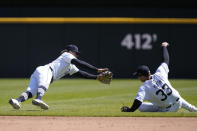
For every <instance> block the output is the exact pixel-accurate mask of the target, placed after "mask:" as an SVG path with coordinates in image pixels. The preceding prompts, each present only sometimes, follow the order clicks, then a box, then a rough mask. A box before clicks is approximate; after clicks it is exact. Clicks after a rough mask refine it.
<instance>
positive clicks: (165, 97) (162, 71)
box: [121, 42, 197, 112]
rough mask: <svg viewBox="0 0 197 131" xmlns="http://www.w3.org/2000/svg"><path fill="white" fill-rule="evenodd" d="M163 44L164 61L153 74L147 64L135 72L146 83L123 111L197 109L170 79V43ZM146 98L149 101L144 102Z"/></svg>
mask: <svg viewBox="0 0 197 131" xmlns="http://www.w3.org/2000/svg"><path fill="white" fill-rule="evenodd" d="M161 46H162V48H163V63H161V65H160V66H159V68H158V69H157V70H156V72H155V74H153V75H151V73H150V70H149V68H148V67H147V66H145V65H142V66H139V67H138V69H137V72H135V73H134V74H135V75H137V76H138V78H139V80H141V81H142V82H144V83H143V84H142V85H141V86H140V88H139V91H138V93H137V96H136V98H135V100H134V102H133V105H132V106H131V108H130V107H127V106H123V107H122V108H121V111H122V112H134V111H135V110H137V109H139V111H141V112H177V111H178V110H179V109H180V108H184V109H186V110H188V111H190V112H196V111H197V108H196V107H195V106H193V105H191V104H189V103H188V102H187V101H186V100H184V99H183V98H182V97H181V96H180V94H179V93H178V91H177V90H175V89H174V88H173V87H172V85H171V84H170V82H169V81H168V72H169V69H168V65H169V54H168V50H167V46H168V43H167V42H163V43H162V45H161ZM145 100H147V101H149V102H144V101H145Z"/></svg>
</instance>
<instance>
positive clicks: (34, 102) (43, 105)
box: [32, 99, 49, 110]
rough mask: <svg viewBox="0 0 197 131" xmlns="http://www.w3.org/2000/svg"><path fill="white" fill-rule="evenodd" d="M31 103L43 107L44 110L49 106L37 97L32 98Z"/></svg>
mask: <svg viewBox="0 0 197 131" xmlns="http://www.w3.org/2000/svg"><path fill="white" fill-rule="evenodd" d="M32 104H33V105H36V106H40V108H41V109H44V110H48V109H49V106H48V105H47V104H46V103H44V102H43V101H42V100H39V99H34V100H33V101H32Z"/></svg>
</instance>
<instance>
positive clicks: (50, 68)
mask: <svg viewBox="0 0 197 131" xmlns="http://www.w3.org/2000/svg"><path fill="white" fill-rule="evenodd" d="M49 69H50V70H51V72H52V74H53V69H52V68H51V67H50V66H49ZM52 82H53V76H52V78H51V82H50V83H52Z"/></svg>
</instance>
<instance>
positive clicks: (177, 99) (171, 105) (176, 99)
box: [166, 98, 179, 109]
mask: <svg viewBox="0 0 197 131" xmlns="http://www.w3.org/2000/svg"><path fill="white" fill-rule="evenodd" d="M178 101H179V98H177V99H176V102H175V103H173V104H171V105H169V106H167V107H166V109H168V108H170V107H172V106H173V105H175V104H176V103H177V102H178Z"/></svg>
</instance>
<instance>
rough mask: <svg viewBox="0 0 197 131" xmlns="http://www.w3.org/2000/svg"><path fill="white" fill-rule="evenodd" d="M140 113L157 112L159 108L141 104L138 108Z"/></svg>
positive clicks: (149, 104)
mask: <svg viewBox="0 0 197 131" xmlns="http://www.w3.org/2000/svg"><path fill="white" fill-rule="evenodd" d="M139 111H140V112H158V111H159V108H158V107H157V106H155V105H153V104H152V103H149V102H143V103H142V105H141V106H140V107H139Z"/></svg>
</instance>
